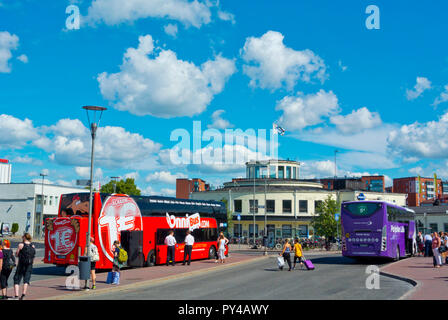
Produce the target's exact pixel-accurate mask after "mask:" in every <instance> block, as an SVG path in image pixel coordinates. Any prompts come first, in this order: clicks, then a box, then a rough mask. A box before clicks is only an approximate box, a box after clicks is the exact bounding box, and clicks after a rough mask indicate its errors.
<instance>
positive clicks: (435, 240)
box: [432, 232, 442, 268]
mask: <svg viewBox="0 0 448 320" xmlns="http://www.w3.org/2000/svg"><path fill="white" fill-rule="evenodd" d="M440 245H441V241H440V238H439V235H438V234H437V232H434V233H433V236H432V252H433V262H434V268H440V266H441V265H442V257H441V256H440V252H439V248H440Z"/></svg>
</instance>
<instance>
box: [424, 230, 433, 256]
mask: <svg viewBox="0 0 448 320" xmlns="http://www.w3.org/2000/svg"><path fill="white" fill-rule="evenodd" d="M424 239H425V257H430V256H431V253H432V250H431V246H432V236H431V235H430V234H427V235H425V238H424Z"/></svg>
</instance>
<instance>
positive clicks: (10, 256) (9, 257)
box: [0, 233, 36, 300]
mask: <svg viewBox="0 0 448 320" xmlns="http://www.w3.org/2000/svg"><path fill="white" fill-rule="evenodd" d="M35 254H36V248H35V246H34V245H33V244H32V243H31V235H30V234H29V233H25V234H24V235H23V237H22V242H21V243H19V245H18V247H17V250H16V252H15V253H13V250H12V249H11V242H10V241H9V240H2V241H1V244H0V270H1V271H0V287H1V291H2V292H1V297H0V298H1V299H9V297H8V295H7V293H8V292H7V290H8V280H9V276H10V275H11V273H12V271H13V270H14V268H16V272H15V274H14V296H13V297H11V299H13V300H23V299H24V298H25V296H26V294H27V290H28V286H29V284H30V280H31V273H32V271H33V261H34V256H35ZM16 258H17V260H16ZM16 262H17V265H16ZM22 279H23V290H22V295H21V296H20V297H19V289H20V282H21V281H22Z"/></svg>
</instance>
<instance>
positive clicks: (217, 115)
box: [207, 109, 234, 129]
mask: <svg viewBox="0 0 448 320" xmlns="http://www.w3.org/2000/svg"><path fill="white" fill-rule="evenodd" d="M224 112H225V110H222V109H220V110H216V111H215V112H213V114H212V120H213V123H212V124H209V125H207V127H208V128H215V129H227V128H233V127H234V126H233V124H231V123H230V122H229V121H227V120H225V119H223V118H221V115H222V114H223V113H224Z"/></svg>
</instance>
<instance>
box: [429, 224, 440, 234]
mask: <svg viewBox="0 0 448 320" xmlns="http://www.w3.org/2000/svg"><path fill="white" fill-rule="evenodd" d="M429 228H430V229H431V233H432V232H439V230H438V225H437V223H430V224H429Z"/></svg>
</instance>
